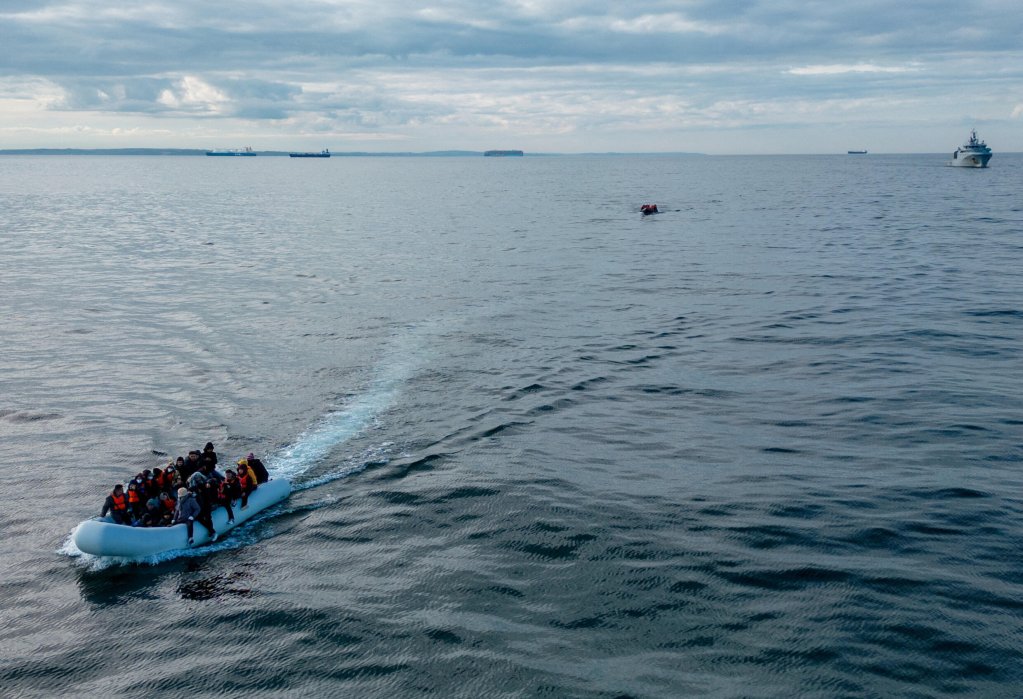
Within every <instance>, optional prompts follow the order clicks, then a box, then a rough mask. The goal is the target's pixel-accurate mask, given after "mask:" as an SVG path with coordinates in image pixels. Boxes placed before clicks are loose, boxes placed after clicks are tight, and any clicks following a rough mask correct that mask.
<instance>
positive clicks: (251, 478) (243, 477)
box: [238, 459, 256, 510]
mask: <svg viewBox="0 0 1023 699" xmlns="http://www.w3.org/2000/svg"><path fill="white" fill-rule="evenodd" d="M238 484H239V485H241V488H242V509H243V510H244V509H245V508H246V507H248V506H249V493H251V492H252V491H253V490H255V489H256V474H255V473H253V471H252V468H250V467H249V462H248V461H247V460H246V459H238Z"/></svg>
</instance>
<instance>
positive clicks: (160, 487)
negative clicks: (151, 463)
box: [153, 466, 167, 497]
mask: <svg viewBox="0 0 1023 699" xmlns="http://www.w3.org/2000/svg"><path fill="white" fill-rule="evenodd" d="M153 488H154V489H155V492H154V493H153V497H160V493H162V492H164V491H165V490H167V479H166V478H165V477H164V475H163V471H162V470H161V469H160V467H159V466H157V467H156V468H154V469H153Z"/></svg>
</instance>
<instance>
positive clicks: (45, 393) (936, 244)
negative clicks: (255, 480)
mask: <svg viewBox="0 0 1023 699" xmlns="http://www.w3.org/2000/svg"><path fill="white" fill-rule="evenodd" d="M946 160H947V157H945V156H941V155H917V156H875V155H869V156H866V157H863V156H861V157H856V158H850V157H847V156H817V157H799V156H788V157H749V158H742V157H610V156H609V157H526V158H514V159H492V158H486V159H484V158H339V157H335V158H331V159H329V160H293V159H288V158H271V157H258V158H238V159H233V158H224V159H220V158H213V159H210V158H201V157H199V158H195V157H109V158H108V157H98V156H97V157H85V156H80V157H56V156H55V157H13V156H8V157H3V158H0V211H2V221H0V245H2V248H0V250H2V253H0V310H2V316H0V527H2V531H3V537H2V543H0V553H2V555H0V573H2V575H0V694H4V695H7V696H16V697H51V696H125V697H129V696H131V697H136V696H148V695H154V696H155V695H159V696H165V697H172V696H187V697H199V696H218V697H252V696H267V697H270V696H273V697H309V696H359V697H373V696H386V697H393V696H437V697H484V696H485V697H527V696H550V697H624V696H628V697H680V696H716V697H777V696H801V697H833V696H850V697H859V696H863V697H875V696H900V697H938V696H949V695H957V694H959V695H964V696H992V697H994V696H999V697H1001V696H1014V695H1016V694H1018V693H1019V691H1020V689H1019V688H1020V687H1021V686H1023V685H1021V681H1023V671H1021V669H1020V668H1021V667H1023V657H1021V656H1023V653H1021V649H1020V642H1019V641H1020V638H1021V634H1023V556H1021V554H1020V547H1019V542H1020V538H1021V534H1023V518H1021V515H1023V499H1021V496H1020V488H1021V485H1023V477H1021V459H1023V410H1021V408H1023V399H1021V396H1023V372H1021V371H1020V366H1021V364H1020V361H1021V349H1023V276H1021V275H1020V272H1019V270H1020V262H1021V258H1023V237H1021V231H1023V194H1021V193H1023V157H1020V156H1017V155H1005V154H1000V153H999V154H996V157H995V158H994V159H993V160H992V163H991V167H990V168H989V169H987V170H962V169H953V168H947V167H944V166H943V165H944V163H945V161H946ZM643 203H656V204H657V205H658V207H659V208H660V210H661V211H662V212H663V213H661V214H659V215H656V216H649V217H643V216H641V215H640V214H639V206H640V205H641V204H643ZM207 440H209V441H212V442H214V444H215V445H216V449H217V451H218V453H219V454H220V456H221V459H222V461H224V462H225V463H226V464H230V463H232V462H233V461H234V460H236V459H237V458H239V457H241V456H243V455H245V454H247V453H248V452H249V451H253V452H256V453H257V454H259V455H261V456H262V457H263V458H264V461H266V462H267V464H268V465H269V466H270V468H271V471H273V472H275V473H276V474H277V475H278V476H287V477H288V478H291V479H292V480H293V482H294V484H295V493H294V494H293V495H292V496H291V498H290V499H289V500H288V501H286V502H285V503H283V504H282V505H281V506H279V507H276V508H273V509H272V510H270V511H268V512H266V513H264V514H261V515H260V517H259V518H257V520H256V521H255V522H252V523H247V524H246V525H245V526H243V527H241V528H240V529H238V530H236V531H233V532H231V534H230V536H228V537H226V538H225V539H224V540H223V541H221V542H218V543H217V544H216V545H214V546H211V547H203V548H198V549H193V550H190V551H187V552H178V553H172V554H168V555H165V556H161V557H157V558H156V559H153V560H148V561H142V562H128V561H115V560H107V559H97V558H94V557H90V556H85V555H81V554H80V553H79V552H77V551H76V550H74V547H73V545H72V544H70V542H69V534H70V532H71V531H72V530H73V529H74V527H75V526H76V525H77V523H78V522H79V521H81V520H83V519H85V518H87V517H90V516H93V515H96V514H98V513H99V510H100V507H101V505H102V502H103V498H104V496H105V495H106V494H107V492H108V491H109V490H110V488H111V487H112V485H113V484H114V483H116V482H123V481H124V479H125V478H127V477H130V476H131V475H133V474H134V473H136V472H138V471H140V470H142V469H143V468H152V467H154V466H160V465H162V464H163V463H165V462H166V461H167V460H168V459H172V458H174V457H175V456H177V455H179V454H183V453H185V452H187V451H188V450H189V449H194V448H201V446H202V445H203V444H204V443H205V442H206V441H207Z"/></svg>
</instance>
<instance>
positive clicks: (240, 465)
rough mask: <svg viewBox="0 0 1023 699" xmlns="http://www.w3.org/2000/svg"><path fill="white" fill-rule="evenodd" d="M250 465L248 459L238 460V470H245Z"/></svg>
mask: <svg viewBox="0 0 1023 699" xmlns="http://www.w3.org/2000/svg"><path fill="white" fill-rule="evenodd" d="M248 465H249V460H248V459H238V468H239V469H244V468H245V467H246V466H248Z"/></svg>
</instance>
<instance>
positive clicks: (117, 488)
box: [114, 483, 124, 495]
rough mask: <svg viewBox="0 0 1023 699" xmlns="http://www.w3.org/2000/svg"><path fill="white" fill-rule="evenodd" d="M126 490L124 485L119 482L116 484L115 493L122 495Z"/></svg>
mask: <svg viewBox="0 0 1023 699" xmlns="http://www.w3.org/2000/svg"><path fill="white" fill-rule="evenodd" d="M123 492H124V486H123V485H121V484H120V483H118V484H117V485H115V486H114V495H120V494H121V493H123Z"/></svg>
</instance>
